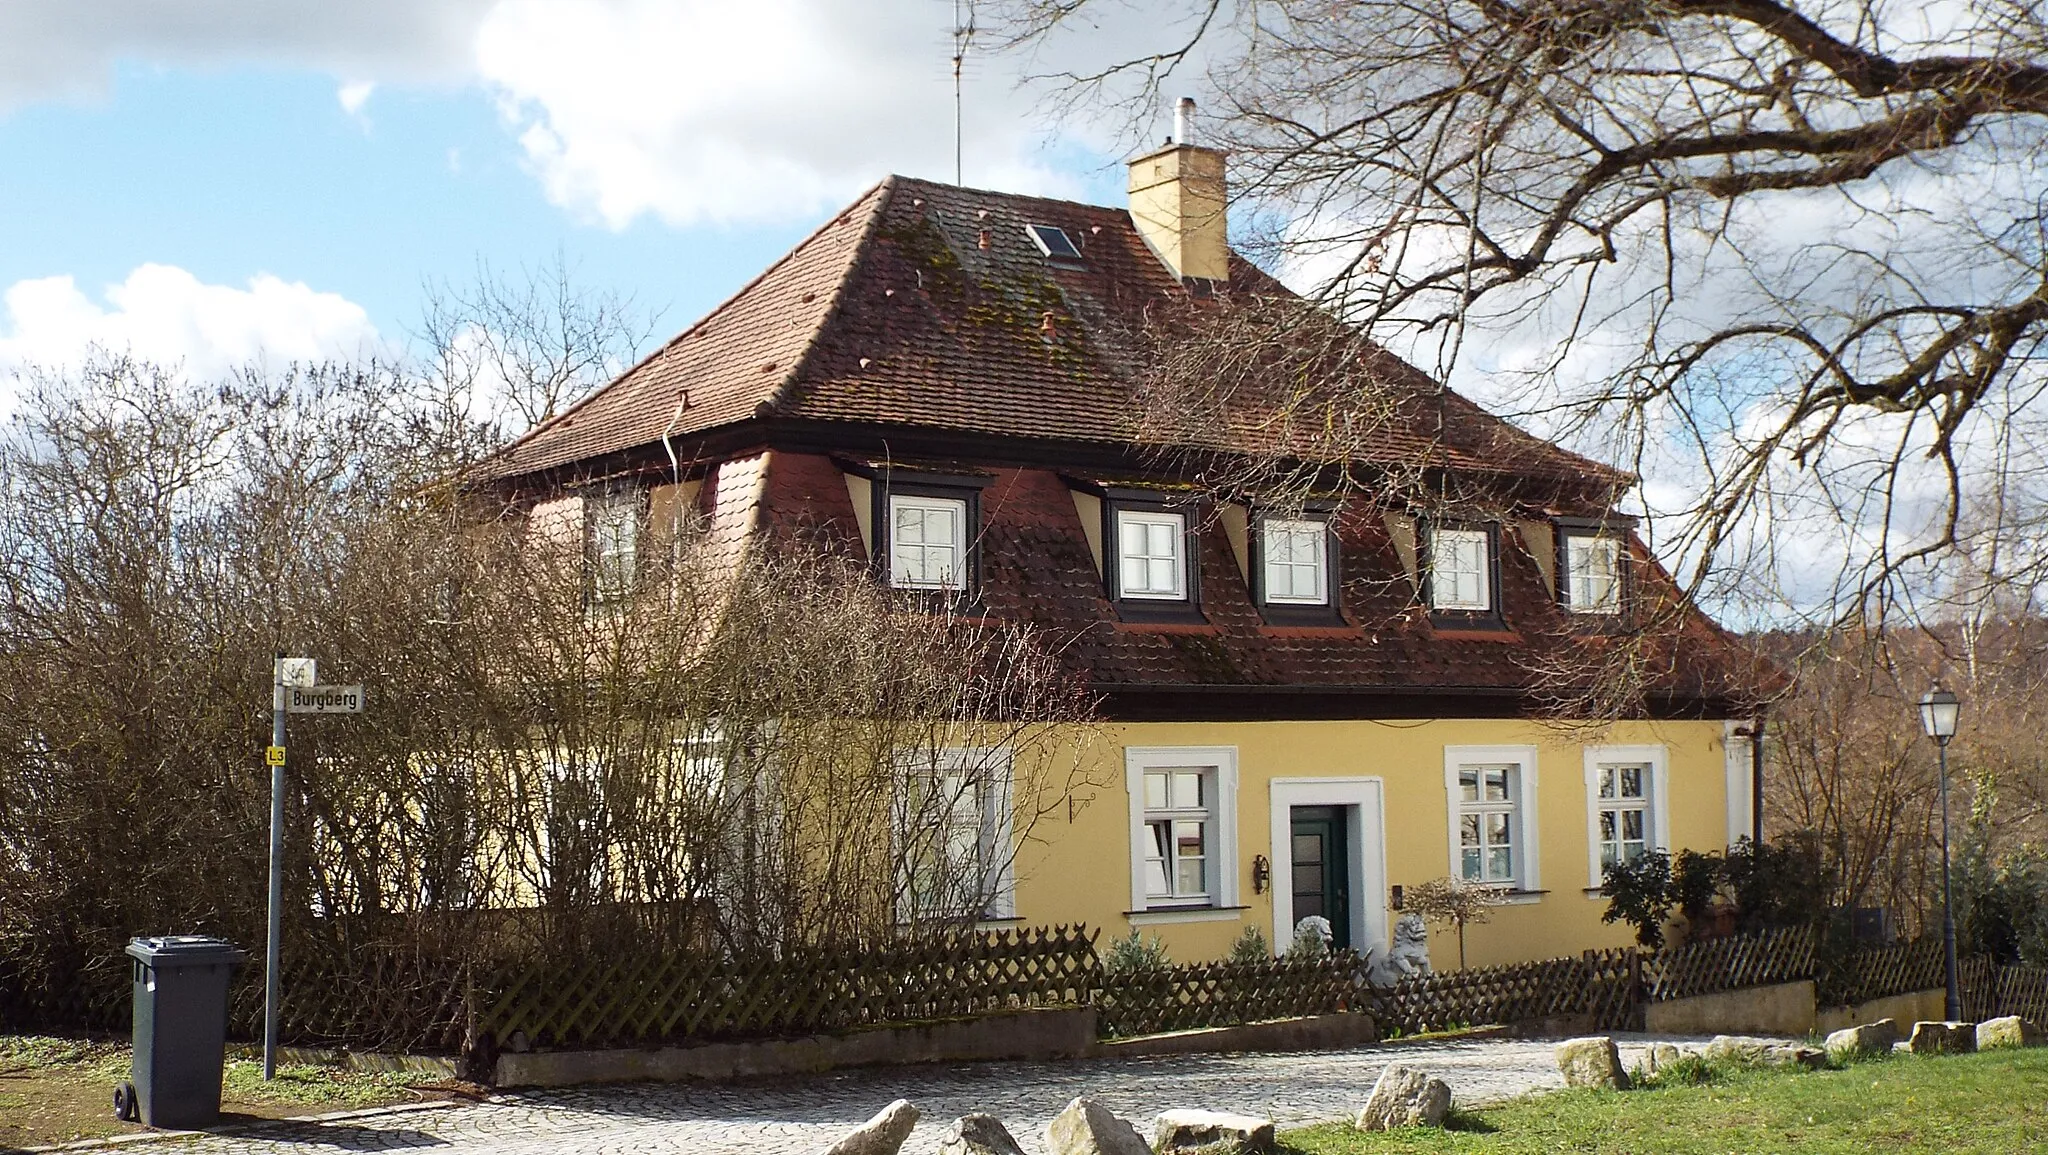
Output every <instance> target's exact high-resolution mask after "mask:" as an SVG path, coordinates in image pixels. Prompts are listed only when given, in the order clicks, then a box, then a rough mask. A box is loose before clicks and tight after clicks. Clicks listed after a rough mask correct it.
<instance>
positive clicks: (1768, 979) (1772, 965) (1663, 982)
mask: <svg viewBox="0 0 2048 1155" xmlns="http://www.w3.org/2000/svg"><path fill="white" fill-rule="evenodd" d="M1819 944H1820V936H1819V934H1818V933H1816V931H1815V930H1814V928H1812V927H1785V928H1782V929H1779V930H1767V931H1764V932H1763V933H1761V934H1754V935H1742V936H1738V937H1733V938H1716V939H1707V940H1705V941H1702V942H1695V943H1687V944H1686V945H1684V946H1680V947H1672V948H1670V949H1667V950H1662V951H1658V952H1657V953H1656V954H1653V955H1649V956H1647V957H1646V958H1645V959H1644V960H1643V994H1644V996H1645V997H1646V998H1648V999H1649V1000H1650V1001H1652V1002H1666V1001H1668V1000H1671V999H1685V998H1691V997H1693V996H1695V995H1704V994H1712V993H1714V992H1716V991H1728V990H1737V989H1740V988H1742V987H1760V986H1770V985H1772V984H1775V983H1789V982H1797V981H1799V980H1800V979H1808V978H1812V977H1813V973H1814V971H1813V964H1814V956H1815V952H1816V950H1817V949H1818V947H1819Z"/></svg>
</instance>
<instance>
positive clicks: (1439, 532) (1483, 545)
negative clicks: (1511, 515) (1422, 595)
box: [1429, 529, 1493, 610]
mask: <svg viewBox="0 0 2048 1155" xmlns="http://www.w3.org/2000/svg"><path fill="white" fill-rule="evenodd" d="M1492 547H1493V535H1492V534H1490V533H1488V532H1487V531H1485V530H1483V529H1435V530H1432V531H1430V535H1429V604H1430V608H1432V609H1439V610H1490V609H1492V608H1493V557H1492Z"/></svg>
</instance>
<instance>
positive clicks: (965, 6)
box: [953, 0, 974, 186]
mask: <svg viewBox="0 0 2048 1155" xmlns="http://www.w3.org/2000/svg"><path fill="white" fill-rule="evenodd" d="M973 40H974V0H953V184H954V185H955V186H959V185H964V184H966V183H967V181H966V179H965V177H963V176H962V173H963V171H964V169H963V166H962V164H961V156H962V149H961V142H962V139H963V133H962V130H961V126H960V124H961V95H960V92H961V79H960V77H961V66H962V65H963V64H964V63H965V62H966V60H967V46H968V44H969V43H971V42H972V41H973Z"/></svg>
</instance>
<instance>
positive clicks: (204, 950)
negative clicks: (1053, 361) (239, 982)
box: [114, 934, 248, 1128]
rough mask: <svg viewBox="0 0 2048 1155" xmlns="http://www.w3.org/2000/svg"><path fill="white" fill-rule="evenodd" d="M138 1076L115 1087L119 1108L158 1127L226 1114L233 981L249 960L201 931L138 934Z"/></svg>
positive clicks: (134, 953) (131, 950)
mask: <svg viewBox="0 0 2048 1155" xmlns="http://www.w3.org/2000/svg"><path fill="white" fill-rule="evenodd" d="M128 957H130V958H132V959H133V960H135V1062H134V1066H133V1068H132V1070H133V1072H134V1075H133V1081H132V1082H129V1083H124V1084H122V1085H121V1087H120V1088H119V1089H118V1090H116V1091H115V1092H114V1112H115V1114H117V1115H119V1116H120V1117H121V1118H123V1119H128V1120H134V1121H140V1122H142V1123H145V1124H147V1125H149V1126H151V1127H173V1128H189V1127H204V1126H206V1125H208V1124H210V1123H212V1122H214V1121H215V1120H217V1119H219V1118H220V1073H221V1064H222V1062H223V1060H224V1059H225V1057H226V1051H227V1034H228V980H229V979H230V978H232V977H233V976H234V973H235V967H236V966H237V965H238V964H239V963H241V961H242V960H243V959H244V958H246V957H248V956H247V955H245V954H243V953H242V951H240V950H238V949H237V948H236V947H235V946H234V944H232V943H228V942H223V941H222V940H220V939H217V938H207V937H205V936H203V935H196V934H173V935H164V936H162V937H158V938H138V939H134V940H132V941H130V942H129V944H128Z"/></svg>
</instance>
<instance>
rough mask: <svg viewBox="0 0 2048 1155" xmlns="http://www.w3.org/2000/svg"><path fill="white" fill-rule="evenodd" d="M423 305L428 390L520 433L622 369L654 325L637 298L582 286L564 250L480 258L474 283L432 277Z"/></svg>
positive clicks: (421, 334)
mask: <svg viewBox="0 0 2048 1155" xmlns="http://www.w3.org/2000/svg"><path fill="white" fill-rule="evenodd" d="M423 313H424V316H423V319H422V321H421V324H420V330H419V332H418V333H417V334H416V336H417V337H418V338H419V340H420V341H421V343H422V344H424V345H425V347H426V354H427V357H428V359H429V369H430V372H429V374H428V380H429V381H430V382H431V383H432V386H433V388H432V389H431V391H430V393H429V395H430V396H432V397H434V398H435V399H437V400H440V401H442V402H444V403H446V404H450V405H455V406H460V407H461V408H462V409H463V410H464V411H465V412H466V414H468V415H471V416H473V417H474V418H476V419H477V420H480V421H483V422H486V423H489V424H491V425H494V426H496V427H498V428H499V429H501V430H502V431H503V432H504V433H505V434H508V435H515V436H516V435H517V434H519V433H522V432H524V431H525V430H526V429H527V427H529V426H532V425H537V424H539V423H540V422H542V421H545V420H547V419H548V418H550V417H552V416H554V415H555V414H556V413H558V412H560V411H561V410H563V409H565V408H567V407H568V406H570V405H572V404H574V403H576V402H577V401H579V400H581V399H582V397H583V395H584V394H586V393H588V392H589V391H590V390H592V389H595V388H597V387H598V386H599V385H602V384H604V383H605V382H607V381H610V380H611V379H612V378H614V377H616V376H618V375H619V373H621V372H622V371H624V370H625V369H626V368H627V367H628V366H630V365H631V364H632V363H633V361H634V360H635V359H636V357H637V356H638V353H639V349H640V347H641V346H642V345H643V344H645V342H646V341H647V339H648V337H649V336H650V335H651V334H652V333H653V331H654V318H653V317H652V315H650V314H649V313H648V312H647V311H645V310H643V309H641V308H640V307H639V306H638V305H637V304H636V303H635V302H634V301H633V299H632V298H630V297H622V296H620V295H618V294H616V293H611V292H597V291H592V290H590V289H587V288H583V287H581V286H579V285H578V284H577V282H576V279H575V274H574V270H573V269H571V268H570V267H569V265H568V263H567V262H566V260H565V259H564V258H563V257H562V255H561V254H560V253H557V254H556V255H555V259H554V260H553V261H552V262H550V263H547V264H544V265H539V266H534V267H527V266H522V267H521V268H520V269H519V270H518V272H517V273H506V272H504V271H502V270H499V269H496V268H493V267H492V266H491V265H490V264H489V263H487V262H484V261H478V262H477V268H476V277H475V279H474V280H473V281H472V282H471V283H469V284H467V285H455V284H451V283H449V282H447V281H438V282H430V283H429V284H428V285H427V299H426V304H425V306H424V309H423Z"/></svg>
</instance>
